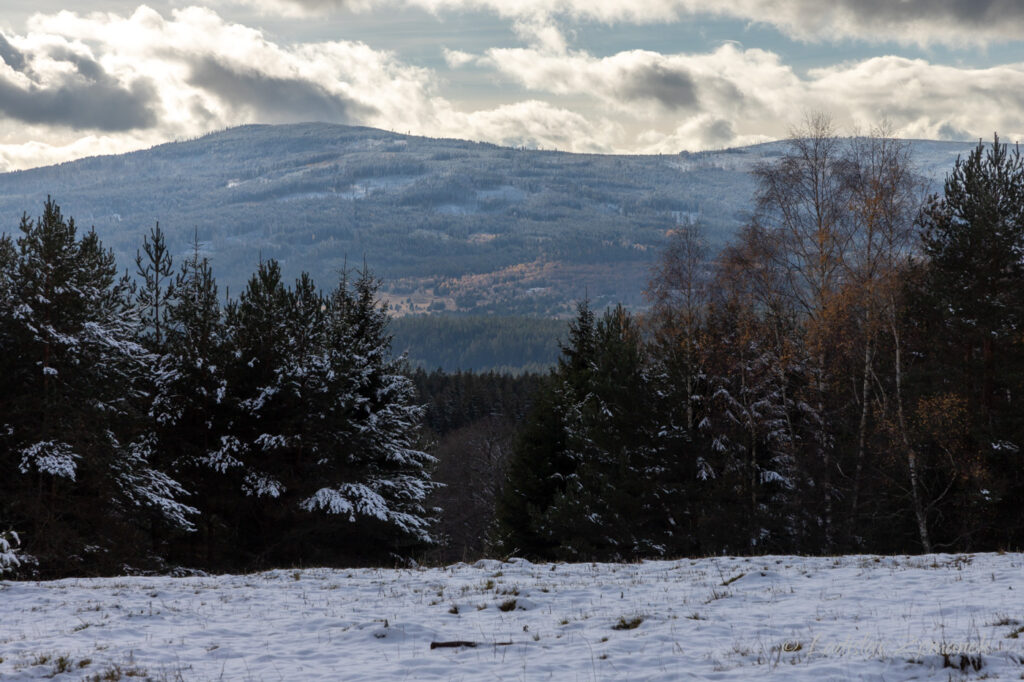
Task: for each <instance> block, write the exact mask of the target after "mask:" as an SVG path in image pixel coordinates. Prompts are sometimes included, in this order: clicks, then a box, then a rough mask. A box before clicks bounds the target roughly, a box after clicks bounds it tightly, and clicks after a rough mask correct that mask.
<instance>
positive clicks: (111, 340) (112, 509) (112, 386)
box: [0, 200, 193, 571]
mask: <svg viewBox="0 0 1024 682" xmlns="http://www.w3.org/2000/svg"><path fill="white" fill-rule="evenodd" d="M20 229H21V232H22V235H21V237H19V239H18V241H17V253H16V256H15V259H14V271H13V275H12V276H11V277H10V280H9V282H10V283H12V284H13V286H12V287H11V289H12V291H11V295H10V305H11V306H12V308H11V310H10V311H9V313H8V314H7V315H5V316H4V317H7V318H8V320H9V322H10V324H9V330H10V335H11V350H12V351H14V353H16V357H15V358H14V359H11V360H9V367H8V368H7V369H9V373H7V378H6V381H7V387H8V388H9V392H8V393H7V394H6V397H7V400H8V404H7V405H6V406H7V407H9V408H10V409H9V410H7V411H6V412H5V413H4V414H3V415H2V416H0V419H2V420H3V422H4V423H3V424H2V425H0V431H2V432H6V437H7V444H8V448H7V449H6V451H5V453H6V454H5V462H4V464H3V468H4V470H5V472H10V473H11V475H10V476H9V477H7V478H5V480H4V481H3V482H2V483H0V485H2V486H3V488H4V490H3V495H2V497H3V498H4V499H6V500H9V502H8V503H7V513H9V514H10V516H11V521H13V523H10V524H9V525H11V526H13V527H15V528H16V529H22V531H23V532H22V538H23V540H24V543H25V551H26V552H27V553H29V554H32V555H35V556H37V557H38V558H39V559H40V561H41V562H43V564H44V569H46V570H51V571H52V570H58V571H59V570H66V569H67V568H68V567H69V565H70V564H69V562H70V561H71V558H72V557H77V558H78V559H77V560H83V559H82V557H83V556H84V555H83V552H85V551H86V548H87V547H92V548H95V549H92V550H90V551H91V552H93V553H95V552H96V551H102V552H106V553H107V555H106V557H107V558H106V559H103V558H102V557H97V560H98V562H99V564H100V565H102V564H103V563H105V562H106V561H112V560H117V559H120V560H125V559H128V558H131V559H132V560H135V559H137V558H138V557H132V553H133V551H134V550H133V548H132V547H131V545H132V544H134V542H135V540H134V539H133V538H132V535H131V534H132V533H133V532H135V531H137V530H139V527H138V526H139V524H138V517H139V511H140V510H142V511H145V512H146V513H147V514H148V513H152V514H153V515H155V516H156V517H158V518H159V519H161V520H162V522H164V523H166V524H169V525H171V526H176V527H181V528H189V527H191V522H190V521H189V518H188V517H189V515H190V514H191V512H192V511H193V510H192V509H191V508H189V507H187V506H186V505H184V504H182V503H181V502H180V501H179V499H178V498H179V497H180V495H181V494H182V492H183V491H182V490H181V487H180V485H179V484H178V483H177V482H176V481H175V480H174V479H172V478H171V477H169V476H168V475H167V474H166V473H165V472H163V471H160V470H159V469H157V468H155V467H154V466H153V465H152V458H153V442H152V440H151V438H150V437H149V432H148V429H147V428H146V427H147V423H146V420H145V418H144V412H143V410H144V408H145V403H146V397H145V394H144V392H143V390H142V389H140V386H142V383H143V380H144V378H145V374H146V370H147V367H148V365H149V362H150V360H151V359H152V358H151V356H149V354H148V353H147V352H146V350H145V349H144V348H142V347H141V346H139V345H138V344H137V343H135V342H134V340H133V336H134V331H135V329H136V319H135V318H134V316H133V314H132V313H133V308H132V305H131V302H130V301H129V299H128V289H129V287H128V284H127V281H126V280H124V279H121V280H118V279H117V276H116V266H115V264H114V257H113V254H112V253H111V252H109V251H105V250H104V249H103V248H102V246H101V244H100V242H99V239H98V238H97V236H96V234H95V232H89V233H88V234H86V235H85V236H83V237H82V238H81V239H79V238H78V234H77V228H76V226H75V223H74V220H73V219H68V220H65V218H64V217H63V215H62V214H61V212H60V208H59V207H58V206H57V205H56V204H55V203H54V202H53V201H51V200H48V201H47V202H46V204H45V206H44V210H43V214H42V216H41V217H40V218H38V219H37V220H34V221H33V220H29V219H28V217H27V216H26V217H24V218H23V219H22V221H21V226H20ZM5 326H7V325H5ZM106 565H107V566H108V568H109V566H110V564H109V563H108V564H106Z"/></svg>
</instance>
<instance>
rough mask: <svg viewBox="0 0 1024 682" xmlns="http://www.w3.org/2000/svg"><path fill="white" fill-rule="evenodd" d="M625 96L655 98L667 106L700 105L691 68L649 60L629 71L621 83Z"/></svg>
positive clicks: (626, 97) (623, 95)
mask: <svg viewBox="0 0 1024 682" xmlns="http://www.w3.org/2000/svg"><path fill="white" fill-rule="evenodd" d="M619 93H620V95H621V96H622V97H623V98H624V99H645V100H654V101H656V102H658V103H659V104H661V105H662V106H664V107H665V108H666V109H692V108H694V107H696V106H697V103H698V99H697V86H696V84H695V83H694V82H693V78H692V77H691V76H690V74H689V72H688V71H685V70H683V69H672V68H666V67H664V66H662V65H661V64H646V65H644V66H641V67H639V68H637V69H635V70H632V71H630V72H629V74H628V75H627V76H626V78H625V80H624V82H623V83H622V84H621V85H620V87H619Z"/></svg>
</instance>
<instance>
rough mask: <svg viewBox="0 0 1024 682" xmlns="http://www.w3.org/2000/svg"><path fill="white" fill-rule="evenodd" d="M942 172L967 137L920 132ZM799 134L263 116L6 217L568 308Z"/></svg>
mask: <svg viewBox="0 0 1024 682" xmlns="http://www.w3.org/2000/svg"><path fill="white" fill-rule="evenodd" d="M914 145H915V153H916V158H917V161H918V164H919V166H920V167H921V170H922V172H923V173H924V174H926V175H927V176H929V177H931V178H933V179H941V177H942V176H943V174H944V173H945V172H947V171H948V169H949V168H950V167H951V166H952V163H953V160H954V159H955V158H956V156H957V154H964V153H965V152H966V151H967V150H968V149H969V148H970V146H971V145H970V144H967V143H943V142H915V143H914ZM781 149H782V144H781V143H770V144H765V145H758V146H754V147H746V148H741V149H733V150H725V151H720V152H702V153H697V154H688V153H683V154H680V155H672V156H602V155H581V154H568V153H562V152H548V151H535V150H522V149H508V148H501V147H497V146H494V145H489V144H481V143H474V142H466V141H461V140H441V139H429V138H423V137H410V136H405V135H398V134H395V133H390V132H386V131H381V130H375V129H370V128H358V127H349V126H339V125H327V124H300V125H287V126H246V127H242V128H234V129H231V130H227V131H223V132H220V133H214V134H211V135H208V136H205V137H203V138H200V139H197V140H189V141H184V142H176V143H171V144H165V145H161V146H158V147H154V148H153V149H149V150H145V151H139V152H133V153H130V154H124V155H120V156H109V157H95V158H90V159H83V160H80V161H75V162H71V163H65V164H61V165H58V166H51V167H47V168H38V169H32V170H28V171H20V172H15V173H7V174H2V175H0V230H3V231H8V232H11V231H15V230H16V227H17V220H18V218H19V217H20V216H21V215H22V213H23V212H28V213H29V214H30V215H34V214H35V212H38V211H39V210H40V209H41V206H42V202H43V200H44V199H45V197H46V196H47V195H48V194H49V195H52V196H53V197H54V198H55V199H56V200H57V201H58V203H60V204H61V206H62V208H63V209H64V212H65V214H66V215H71V216H74V217H75V218H76V219H77V221H78V222H79V224H80V225H81V226H84V227H88V226H90V225H91V226H95V228H96V230H97V232H98V233H99V235H100V237H101V238H102V239H103V241H104V243H105V244H106V245H107V246H109V247H112V248H114V250H115V252H116V254H117V256H118V258H119V260H120V262H121V263H122V264H123V265H125V266H130V265H131V263H132V259H133V258H134V255H135V251H136V249H137V248H138V247H139V245H140V243H141V240H142V235H143V234H145V233H146V232H147V231H148V229H149V228H150V227H152V226H153V224H154V223H155V222H156V221H159V222H160V224H161V226H162V227H163V228H164V230H165V231H166V232H167V233H168V235H169V242H170V245H171V248H172V250H173V251H174V252H175V253H177V254H181V255H183V254H184V253H186V252H187V251H188V249H189V243H190V242H191V240H192V236H193V234H194V233H198V236H199V239H200V241H201V242H202V245H203V249H204V251H206V252H207V253H208V254H209V255H210V256H211V257H212V260H213V262H214V266H215V272H216V274H217V276H218V280H219V282H220V283H221V285H222V287H224V286H227V287H229V288H230V290H231V291H233V292H237V291H238V290H239V288H240V287H242V286H243V285H244V282H245V280H246V279H247V277H248V275H249V273H251V272H252V271H253V269H254V266H255V264H256V263H257V261H258V259H259V258H261V257H262V258H276V259H278V260H280V261H281V262H282V266H283V268H284V270H285V273H286V274H287V275H289V276H295V275H297V274H298V273H299V272H300V271H301V270H307V271H309V272H311V273H312V274H313V275H314V277H315V278H316V280H317V281H318V282H319V283H320V284H321V286H324V287H331V286H333V284H334V281H335V280H336V275H337V272H338V271H339V270H341V269H342V268H344V267H346V265H347V266H349V267H351V266H359V265H361V264H362V262H363V261H364V260H365V262H366V263H367V265H368V266H369V267H370V269H371V270H373V271H374V272H375V273H376V274H377V275H378V276H381V277H383V278H384V279H385V289H386V291H387V294H388V296H389V298H390V299H391V301H392V303H393V305H394V307H395V309H396V310H397V311H398V312H399V313H404V312H422V311H427V310H430V311H438V310H459V311H474V312H501V313H521V314H560V313H565V312H567V311H569V310H570V309H571V302H572V301H573V300H574V299H577V298H580V297H582V296H583V295H585V294H586V295H589V296H590V297H591V298H592V299H593V300H594V301H595V304H596V305H597V306H602V305H604V304H605V303H608V302H612V301H618V300H622V301H624V302H626V303H628V304H639V303H641V302H642V291H643V288H644V285H645V283H646V280H647V273H648V270H649V268H650V265H651V263H652V262H653V259H654V258H655V257H656V253H657V249H658V247H659V246H660V245H661V244H662V242H663V240H664V237H665V234H666V232H667V231H668V230H670V229H672V228H673V227H675V226H676V225H677V224H678V223H680V222H686V221H690V220H694V219H700V220H701V221H702V222H703V223H704V225H705V226H706V229H707V233H708V236H709V239H710V241H711V242H712V244H713V245H720V244H722V243H723V242H724V241H725V240H727V239H728V237H729V235H731V234H732V233H733V232H734V231H735V229H736V228H737V227H738V226H739V225H741V224H742V222H743V221H744V220H745V218H746V216H747V215H748V213H749V209H750V200H751V196H752V193H753V191H754V182H753V180H752V178H751V177H750V175H749V173H748V171H749V170H750V169H751V168H752V167H753V166H754V164H756V163H757V162H758V161H762V160H770V159H771V158H772V157H773V156H777V155H778V154H779V153H780V151H781Z"/></svg>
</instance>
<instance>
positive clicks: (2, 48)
mask: <svg viewBox="0 0 1024 682" xmlns="http://www.w3.org/2000/svg"><path fill="white" fill-rule="evenodd" d="M0 59H2V60H3V62H4V63H5V64H7V66H9V67H11V68H12V69H14V70H15V71H24V70H25V55H23V54H22V53H21V51H20V50H18V48H16V47H14V46H13V45H11V43H10V42H9V41H8V40H7V38H6V37H5V36H4V34H3V33H0Z"/></svg>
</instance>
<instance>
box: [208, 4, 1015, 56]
mask: <svg viewBox="0 0 1024 682" xmlns="http://www.w3.org/2000/svg"><path fill="white" fill-rule="evenodd" d="M220 1H221V2H226V3H235V4H245V5H248V6H252V7H256V8H257V9H259V10H261V11H264V12H268V13H272V12H276V13H279V14H284V15H290V16H296V15H311V14H317V13H325V12H330V11H337V10H341V9H345V10H355V11H360V10H366V9H371V8H373V7H395V6H407V7H419V8H423V9H427V10H429V11H431V12H436V13H440V12H450V11H463V10H486V11H491V12H494V13H496V14H498V15H499V16H502V17H505V18H509V19H513V20H516V21H518V22H520V25H521V26H522V27H530V26H533V27H537V26H541V25H545V23H548V22H547V19H550V18H551V17H563V18H566V19H570V20H587V21H599V22H604V23H609V24H612V23H631V24H651V23H671V22H676V21H680V20H682V19H686V18H690V17H693V16H721V17H730V18H735V19H739V20H742V21H749V22H755V23H761V24H766V25H770V26H774V27H775V28H777V29H778V30H780V31H782V32H783V33H785V34H787V35H789V36H791V37H795V38H799V39H801V40H809V41H821V42H829V41H833V40H836V39H844V38H855V39H859V40H866V41H869V42H879V41H895V42H899V43H904V44H911V43H912V44H920V45H931V44H950V45H978V44H986V43H988V42H990V41H993V40H995V41H1011V40H1019V39H1020V36H1021V34H1022V33H1024V3H1021V2H1020V1H1019V0H985V1H984V2H980V1H979V2H970V1H965V0H828V1H825V2H823V1H822V0H725V1H722V2H712V1H711V0H220ZM546 18H547V19H546ZM548 26H549V28H550V24H549V23H548Z"/></svg>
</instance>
